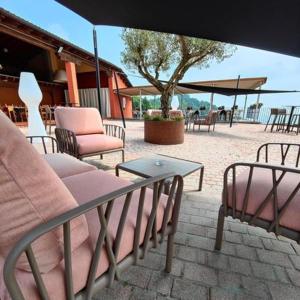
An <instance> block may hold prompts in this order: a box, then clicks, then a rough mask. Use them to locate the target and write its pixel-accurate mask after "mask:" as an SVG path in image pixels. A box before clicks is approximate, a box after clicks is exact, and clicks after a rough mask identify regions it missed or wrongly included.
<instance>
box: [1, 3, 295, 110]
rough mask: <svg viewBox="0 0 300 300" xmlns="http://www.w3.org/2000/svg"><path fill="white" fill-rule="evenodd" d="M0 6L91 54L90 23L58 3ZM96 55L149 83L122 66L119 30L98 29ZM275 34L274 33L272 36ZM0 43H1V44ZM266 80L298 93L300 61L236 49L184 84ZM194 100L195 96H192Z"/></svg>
mask: <svg viewBox="0 0 300 300" xmlns="http://www.w3.org/2000/svg"><path fill="white" fill-rule="evenodd" d="M0 7H2V8H4V9H6V10H8V11H10V12H12V13H14V14H16V15H17V16H19V17H21V18H24V19H25V20H27V21H29V22H31V23H33V24H35V25H37V26H40V27H41V28H43V29H45V30H48V31H50V32H51V33H53V34H56V35H58V36H60V37H62V38H64V39H66V40H67V41H69V42H71V43H73V44H75V45H77V46H79V47H81V48H83V49H86V50H88V51H90V52H93V39H92V30H93V26H92V24H91V23H89V22H88V21H86V20H85V19H83V18H81V17H80V16H78V15H77V14H75V13H73V12H72V11H70V10H68V9H67V8H65V7H64V6H62V5H60V4H58V3H57V2H55V1H54V0H42V1H40V0H0ZM96 30H97V35H98V47H99V56H100V57H102V58H104V59H106V60H108V61H110V62H112V63H114V64H116V65H118V66H120V67H121V68H123V70H124V71H125V73H127V74H128V75H129V77H128V78H129V80H130V81H131V82H132V84H133V85H143V84H144V85H147V84H148V82H147V81H146V80H145V79H143V78H139V77H134V76H131V75H130V74H132V71H129V70H126V68H125V67H124V66H123V65H122V64H121V55H120V54H121V52H122V51H123V49H124V44H123V41H122V39H121V36H120V35H121V30H122V28H120V27H112V26H97V27H96ZM274 34H275V33H274ZM0 43H1V41H0ZM238 75H240V76H241V78H243V77H263V76H266V77H268V80H267V83H266V84H265V85H264V86H263V88H264V89H278V90H279V89H282V90H300V59H299V58H296V57H292V56H287V55H281V54H277V53H272V52H268V51H263V50H258V49H253V48H248V47H241V46H238V47H237V51H236V52H235V53H234V54H233V56H232V57H230V58H228V59H226V60H224V61H223V62H221V63H219V64H218V63H215V62H213V63H211V65H210V67H209V68H207V69H199V68H191V69H190V70H189V71H188V72H187V73H186V75H185V77H184V79H183V81H185V82H188V81H199V80H218V79H226V78H237V77H238ZM193 97H194V96H193ZM256 97H257V96H255V95H251V96H249V97H248V103H249V104H251V103H255V102H256ZM197 98H198V99H199V100H207V101H209V98H210V95H208V94H199V95H197ZM214 101H215V104H216V105H218V106H219V105H225V106H227V107H230V106H231V105H232V101H233V97H226V96H222V95H215V97H214ZM260 101H261V102H263V103H264V106H267V107H279V106H283V105H300V93H289V94H273V95H262V96H261V98H260ZM243 102H244V96H239V97H238V99H237V104H238V105H240V106H241V107H242V106H243Z"/></svg>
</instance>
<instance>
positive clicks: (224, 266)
mask: <svg viewBox="0 0 300 300" xmlns="http://www.w3.org/2000/svg"><path fill="white" fill-rule="evenodd" d="M112 123H116V122H112ZM263 128H264V127H263V126H262V125H246V124H243V125H241V124H239V125H236V124H235V125H234V126H233V128H232V129H230V128H229V127H228V125H223V124H222V125H219V124H217V126H216V131H215V132H211V133H207V132H200V133H199V132H190V133H186V134H185V142H184V144H182V145H175V146H159V145H152V144H147V143H145V142H144V141H143V123H142V122H133V121H132V122H127V129H126V160H130V159H134V158H138V157H140V156H143V155H146V154H151V153H162V154H167V155H172V156H176V157H178V158H186V159H191V160H195V161H200V162H203V163H204V165H205V175H204V184H203V191H202V192H190V190H193V189H195V188H196V187H197V181H198V173H197V174H193V175H190V176H188V177H187V178H186V179H185V191H186V192H185V194H184V199H183V202H182V207H181V213H180V220H179V224H178V232H177V234H176V239H175V244H176V247H175V253H174V260H173V268H172V272H171V273H170V274H166V273H165V272H164V262H165V249H166V243H165V242H164V243H163V244H161V245H160V246H159V248H157V249H152V250H151V251H150V252H149V253H148V255H147V257H146V260H144V261H141V262H139V263H138V265H136V266H132V267H130V268H129V269H128V270H126V271H125V272H124V273H122V274H121V280H120V281H119V282H115V283H114V285H113V287H112V288H106V289H104V290H102V291H101V292H100V293H98V294H97V295H95V296H94V298H93V299H95V300H96V299H124V300H125V299H211V300H212V299H224V300H225V299H236V300H237V299H243V300H245V299H275V300H291V299H300V256H299V255H300V247H299V245H297V244H296V243H295V242H293V241H290V240H289V239H286V238H283V237H276V236H275V235H274V234H270V233H267V232H266V231H265V230H262V229H260V228H255V227H250V226H248V225H246V224H242V223H240V222H239V221H236V220H233V219H231V218H227V220H226V222H225V226H224V239H223V246H222V250H221V251H219V252H218V251H214V250H213V247H214V241H215V233H216V223H217V212H218V208H219V205H220V200H221V197H220V191H221V190H222V178H223V172H224V170H225V168H226V167H227V166H228V165H229V164H231V163H233V162H236V161H251V162H252V161H254V160H255V155H256V150H257V148H258V146H259V145H261V144H262V143H265V142H279V141H281V142H296V143H297V142H298V140H299V138H298V137H297V136H296V135H295V134H289V135H288V134H282V133H269V132H268V133H266V132H264V131H263ZM120 158H121V155H119V154H109V155H106V156H104V159H103V161H101V163H100V164H99V160H98V159H97V160H96V159H95V160H93V159H92V160H91V159H90V160H89V161H90V162H92V163H96V164H98V166H100V167H101V168H103V169H105V170H107V171H109V172H114V166H115V164H116V163H117V162H118V161H120ZM121 176H122V177H126V178H130V179H134V178H135V177H133V176H132V175H130V174H128V173H125V172H121Z"/></svg>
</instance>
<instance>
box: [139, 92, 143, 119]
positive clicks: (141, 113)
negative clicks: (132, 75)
mask: <svg viewBox="0 0 300 300" xmlns="http://www.w3.org/2000/svg"><path fill="white" fill-rule="evenodd" d="M142 116H143V111H142V91H141V90H140V120H141V119H142Z"/></svg>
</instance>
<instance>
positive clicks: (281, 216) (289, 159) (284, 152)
mask: <svg viewBox="0 0 300 300" xmlns="http://www.w3.org/2000/svg"><path fill="white" fill-rule="evenodd" d="M276 150H278V152H277V153H279V155H278V159H277V161H278V163H276V164H270V156H271V155H272V156H274V153H275V156H276ZM299 160H300V144H288V143H267V144H264V145H262V146H261V147H260V148H259V149H258V151H257V160H256V162H255V163H248V162H238V163H234V164H232V165H230V166H229V167H228V168H227V169H226V170H225V173H224V182H223V194H222V204H221V206H220V209H219V217H218V225H217V233H216V242H215V249H216V250H220V249H221V245H222V238H223V227H224V219H225V217H229V216H230V217H232V218H233V219H239V220H240V221H241V222H246V223H248V224H249V225H253V226H258V227H261V228H264V229H266V230H267V231H268V232H274V233H275V234H276V235H282V236H285V237H287V238H290V239H292V240H295V241H296V242H298V243H299V242H300V218H299V215H300V169H299ZM292 163H293V164H292Z"/></svg>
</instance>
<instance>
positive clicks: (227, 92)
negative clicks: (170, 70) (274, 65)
mask: <svg viewBox="0 0 300 300" xmlns="http://www.w3.org/2000/svg"><path fill="white" fill-rule="evenodd" d="M177 86H182V87H185V88H188V89H192V90H196V91H199V92H207V93H215V94H221V95H224V96H235V95H257V94H278V93H297V92H299V91H284V90H254V89H239V88H225V87H216V86H215V87H214V86H207V85H195V84H188V83H177Z"/></svg>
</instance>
